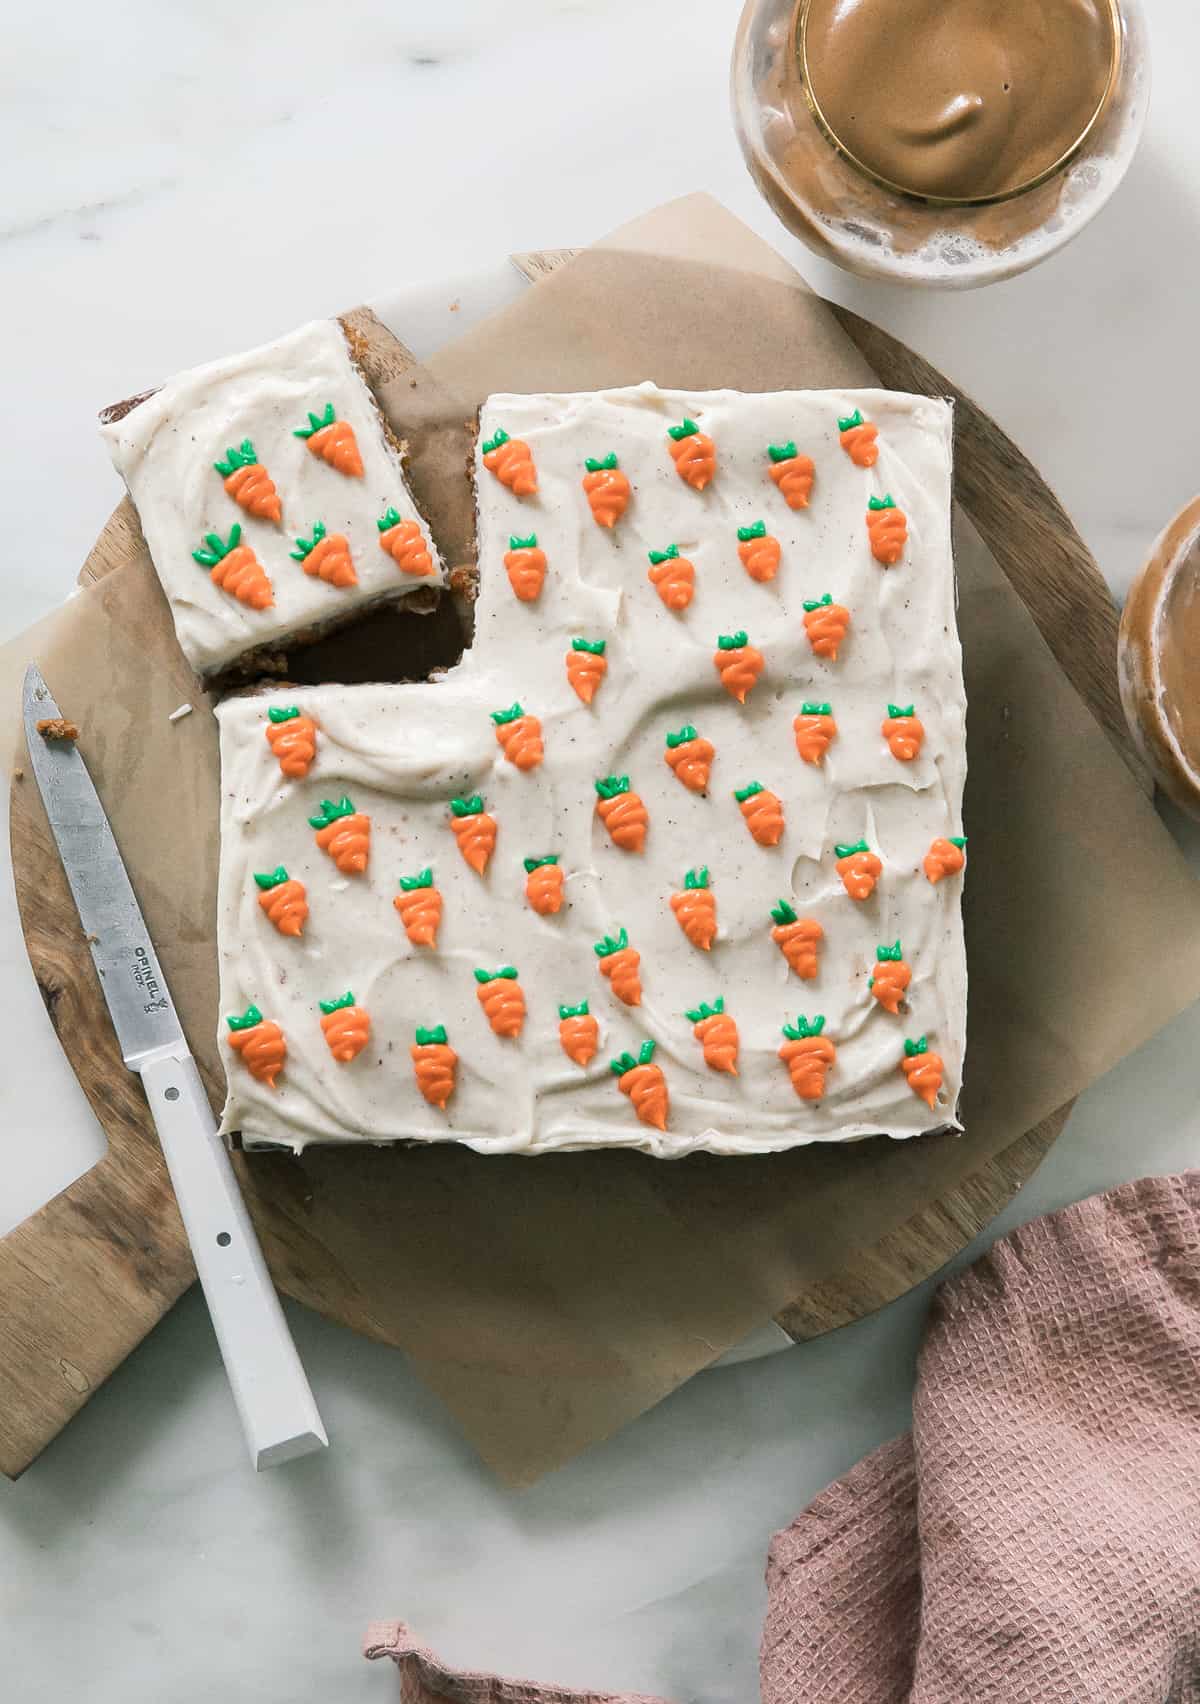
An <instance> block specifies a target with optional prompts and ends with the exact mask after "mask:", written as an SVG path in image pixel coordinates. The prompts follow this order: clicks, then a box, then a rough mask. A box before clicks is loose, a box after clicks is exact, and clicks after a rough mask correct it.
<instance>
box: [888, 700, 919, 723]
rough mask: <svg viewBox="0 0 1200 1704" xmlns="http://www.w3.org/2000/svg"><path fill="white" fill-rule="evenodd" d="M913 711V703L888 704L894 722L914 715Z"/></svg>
mask: <svg viewBox="0 0 1200 1704" xmlns="http://www.w3.org/2000/svg"><path fill="white" fill-rule="evenodd" d="M912 713H913V706H912V705H911V704H889V705H888V715H889V716H890V718H891V719H892V721H893V722H898V721H904V720H905V719H906V718H908V717H910V716H911V715H912Z"/></svg>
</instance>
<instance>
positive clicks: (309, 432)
mask: <svg viewBox="0 0 1200 1704" xmlns="http://www.w3.org/2000/svg"><path fill="white" fill-rule="evenodd" d="M336 419H337V415H336V414H335V413H334V412H333V404H332V403H331V402H327V403H326V404H325V412H324V413H323V414H314V413H313V411H312V409H311V408H310V409H309V411H308V425H307V426H301V427H300V428H299V430H298V431H295V432H293V433H292V437H293V438H311V437H313V436H314V435H315V434H316V433H317V432H321V431H323V430H324V429H325V427H326V426H332V425H333V423H334V421H335V420H336Z"/></svg>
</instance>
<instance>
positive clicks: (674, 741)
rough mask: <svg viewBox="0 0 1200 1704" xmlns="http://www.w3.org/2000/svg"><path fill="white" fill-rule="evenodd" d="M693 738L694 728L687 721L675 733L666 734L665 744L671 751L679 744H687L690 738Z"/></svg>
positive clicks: (676, 748)
mask: <svg viewBox="0 0 1200 1704" xmlns="http://www.w3.org/2000/svg"><path fill="white" fill-rule="evenodd" d="M695 738H696V730H695V728H693V726H692V724H691V723H690V722H688V723H687V724H686V726H685V727H682V728H680V730H679V732H678V733H677V734H668V735H667V745H668V746H669V747H670V749H671V750H672V751H676V750H678V748H679V747H680V746H681V745H687V744H688V742H689V741H690V740H694V739H695Z"/></svg>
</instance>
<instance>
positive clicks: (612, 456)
mask: <svg viewBox="0 0 1200 1704" xmlns="http://www.w3.org/2000/svg"><path fill="white" fill-rule="evenodd" d="M583 465H584V466H585V467H586V468H587V470H588V472H589V473H611V472H612V470H613V468H615V467H616V465H617V457H616V452H615V450H610V451H609V452H608V454H607V455H606V456H589V457H588V458H587V460H586V461H585V462H584V464H583Z"/></svg>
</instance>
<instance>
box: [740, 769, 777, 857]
mask: <svg viewBox="0 0 1200 1704" xmlns="http://www.w3.org/2000/svg"><path fill="white" fill-rule="evenodd" d="M733 796H734V798H735V799H736V800H737V802H738V804H739V805H740V806H741V807H742V815H743V816H744V817H745V819H746V827H747V828H748V829H749V830H750V833H751V834H752V835H753V836H754V838H755V840H757V841H758V844H759V845H760V846H778V845H779V842H780V841H781V840H782V839H783V805H782V804H781V803H780V800H779V798H778V796H777V795H776V794H775V793H772V792H771V791H770V789H769V788H767V787H764V786H763V784H762V782H761V781H750V782H748V783H747V785H746V786H745V787H739V788H737V790H736V791H735V792H734V795H733Z"/></svg>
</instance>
